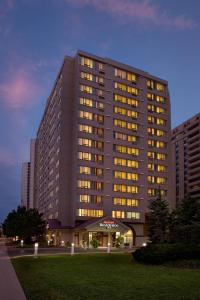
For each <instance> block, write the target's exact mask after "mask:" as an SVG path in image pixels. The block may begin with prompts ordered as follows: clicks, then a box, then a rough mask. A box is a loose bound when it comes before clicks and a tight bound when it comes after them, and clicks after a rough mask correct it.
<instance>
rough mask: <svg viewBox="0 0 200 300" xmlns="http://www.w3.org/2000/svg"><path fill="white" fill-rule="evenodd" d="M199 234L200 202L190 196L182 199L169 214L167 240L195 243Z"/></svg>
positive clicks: (197, 241)
mask: <svg viewBox="0 0 200 300" xmlns="http://www.w3.org/2000/svg"><path fill="white" fill-rule="evenodd" d="M199 236H200V202H199V200H198V199H196V198H191V197H190V196H188V197H186V198H185V199H183V200H182V201H181V202H180V204H179V206H178V207H177V209H176V210H175V211H174V212H173V213H172V214H171V216H170V222H169V242H171V243H184V244H196V243H199Z"/></svg>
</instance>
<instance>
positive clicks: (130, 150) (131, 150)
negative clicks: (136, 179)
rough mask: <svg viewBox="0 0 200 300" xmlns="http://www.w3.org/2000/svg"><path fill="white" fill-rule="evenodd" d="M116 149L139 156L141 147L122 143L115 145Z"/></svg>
mask: <svg viewBox="0 0 200 300" xmlns="http://www.w3.org/2000/svg"><path fill="white" fill-rule="evenodd" d="M113 148H114V150H115V151H116V152H119V153H127V154H130V155H134V156H138V155H139V149H137V148H132V147H126V146H122V145H114V147H113Z"/></svg>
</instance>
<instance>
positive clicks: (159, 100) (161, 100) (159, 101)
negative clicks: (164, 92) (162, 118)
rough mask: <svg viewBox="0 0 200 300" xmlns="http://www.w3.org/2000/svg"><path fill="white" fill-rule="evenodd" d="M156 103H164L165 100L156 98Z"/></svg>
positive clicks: (161, 97)
mask: <svg viewBox="0 0 200 300" xmlns="http://www.w3.org/2000/svg"><path fill="white" fill-rule="evenodd" d="M156 101H157V102H158V103H165V98H164V97H163V96H158V95H157V96H156Z"/></svg>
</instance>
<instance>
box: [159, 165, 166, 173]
mask: <svg viewBox="0 0 200 300" xmlns="http://www.w3.org/2000/svg"><path fill="white" fill-rule="evenodd" d="M166 169H167V168H166V166H163V165H158V167H157V170H158V172H165V171H166Z"/></svg>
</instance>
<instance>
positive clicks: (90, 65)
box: [81, 56, 94, 68]
mask: <svg viewBox="0 0 200 300" xmlns="http://www.w3.org/2000/svg"><path fill="white" fill-rule="evenodd" d="M81 65H82V66H86V67H88V68H93V67H94V62H93V60H92V59H90V58H87V57H83V56H82V57H81Z"/></svg>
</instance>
